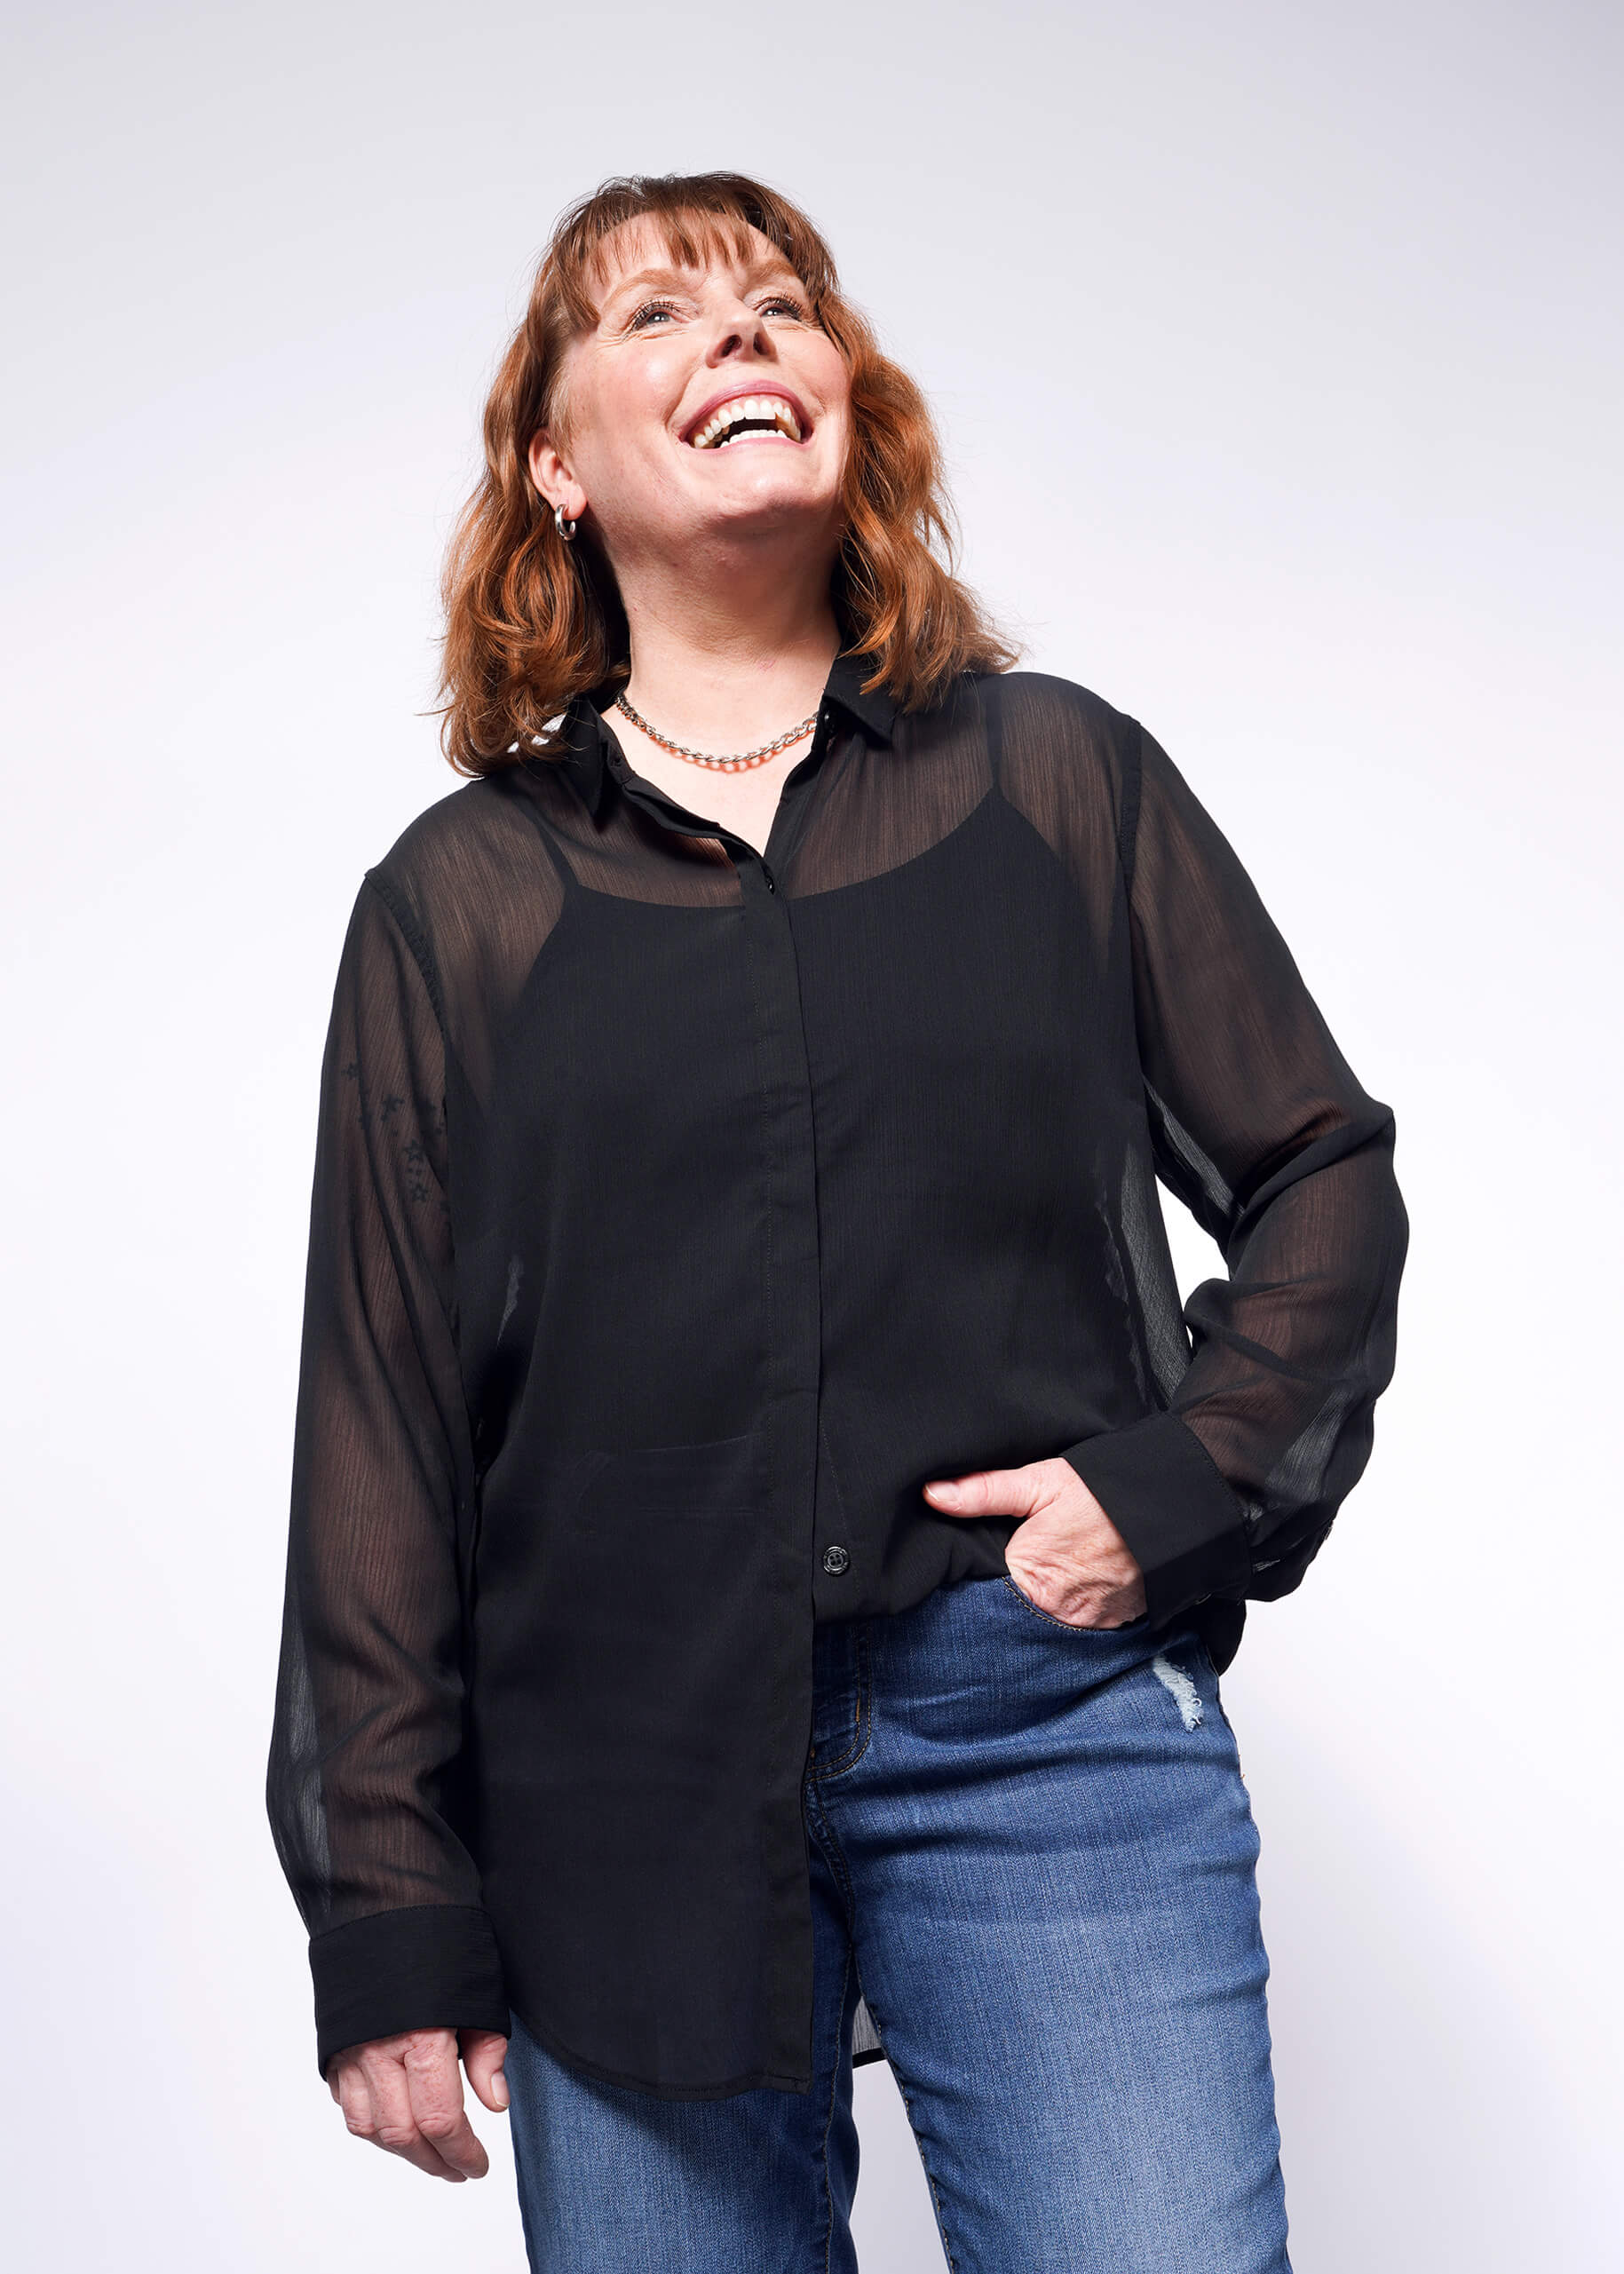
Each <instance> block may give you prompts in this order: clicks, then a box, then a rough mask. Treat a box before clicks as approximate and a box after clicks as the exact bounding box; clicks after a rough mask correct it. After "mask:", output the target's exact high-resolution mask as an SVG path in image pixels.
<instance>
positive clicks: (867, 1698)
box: [809, 1620, 874, 1784]
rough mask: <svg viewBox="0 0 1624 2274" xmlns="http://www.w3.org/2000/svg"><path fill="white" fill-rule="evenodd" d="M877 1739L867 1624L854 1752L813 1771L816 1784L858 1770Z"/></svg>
mask: <svg viewBox="0 0 1624 2274" xmlns="http://www.w3.org/2000/svg"><path fill="white" fill-rule="evenodd" d="M873 1735H874V1700H873V1698H872V1695H871V1693H870V1690H869V1682H868V1623H867V1620H864V1622H863V1624H862V1626H861V1627H860V1628H859V1630H858V1634H857V1735H856V1736H855V1737H854V1738H853V1739H852V1749H851V1751H850V1752H848V1753H844V1754H843V1755H841V1757H840V1759H839V1760H838V1761H826V1762H825V1763H824V1764H823V1766H822V1767H821V1768H816V1767H813V1768H812V1770H811V1771H810V1772H809V1773H810V1774H811V1776H812V1781H813V1782H814V1783H815V1784H821V1783H822V1782H823V1781H824V1779H826V1778H828V1777H843V1776H844V1774H845V1772H846V1771H847V1770H848V1769H854V1768H855V1767H856V1766H857V1764H858V1763H859V1762H860V1760H861V1759H862V1757H863V1755H864V1754H865V1753H867V1750H868V1741H869V1739H870V1738H871V1737H872V1736H873Z"/></svg>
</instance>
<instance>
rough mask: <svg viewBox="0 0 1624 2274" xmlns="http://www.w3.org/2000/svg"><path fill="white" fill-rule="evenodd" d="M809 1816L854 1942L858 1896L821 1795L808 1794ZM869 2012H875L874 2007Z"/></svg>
mask: <svg viewBox="0 0 1624 2274" xmlns="http://www.w3.org/2000/svg"><path fill="white" fill-rule="evenodd" d="M807 1814H808V1817H809V1818H811V1819H812V1837H813V1838H814V1839H815V1840H816V1841H817V1842H818V1845H819V1846H820V1848H821V1849H822V1850H823V1854H824V1859H825V1861H826V1862H827V1863H828V1866H829V1869H830V1870H831V1871H832V1872H833V1873H834V1874H835V1880H836V1885H837V1886H838V1887H839V1889H840V1899H841V1902H842V1903H843V1905H844V1906H845V1913H846V1936H847V1939H848V1941H852V1942H854V1941H855V1939H856V1935H857V1895H856V1891H855V1890H854V1889H853V1888H852V1874H851V1872H850V1870H849V1869H848V1867H847V1864H846V1859H845V1856H844V1853H843V1851H842V1849H841V1845H840V1842H839V1840H838V1839H837V1838H836V1833H835V1827H834V1826H833V1825H832V1824H831V1823H830V1822H829V1819H828V1810H827V1809H826V1808H825V1807H824V1805H823V1796H822V1795H821V1794H820V1793H815V1792H809V1793H808V1795H807ZM869 2010H870V2011H871V2012H872V2011H873V2009H872V2007H871V2008H870V2009H869Z"/></svg>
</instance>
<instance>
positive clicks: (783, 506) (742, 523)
mask: <svg viewBox="0 0 1624 2274" xmlns="http://www.w3.org/2000/svg"><path fill="white" fill-rule="evenodd" d="M794 474H795V470H794V469H792V468H786V469H785V470H784V471H783V472H782V473H777V474H775V473H773V472H772V471H766V470H764V471H763V472H762V473H761V474H760V475H757V476H753V477H751V478H750V479H747V480H744V481H741V482H737V483H734V484H732V485H730V486H729V487H728V488H727V489H726V490H725V492H724V493H723V494H722V495H714V496H711V497H709V498H707V499H706V500H705V502H704V504H703V506H702V507H701V519H703V520H705V521H708V522H709V524H710V525H711V526H712V527H717V526H718V525H719V526H721V527H724V528H728V529H737V530H742V529H746V528H749V527H750V525H751V524H752V523H755V524H758V525H759V526H760V527H761V528H762V529H763V530H764V531H765V530H772V529H774V528H778V527H786V526H788V525H791V524H795V523H801V524H803V525H804V524H808V523H811V524H820V523H822V522H824V521H826V520H828V519H829V517H830V516H831V515H832V514H833V512H834V511H835V509H836V500H835V499H834V498H833V497H830V496H828V495H825V493H824V491H823V489H822V488H821V487H816V488H814V487H812V486H811V485H810V484H808V483H807V482H805V481H804V480H802V481H797V480H796V479H795V478H794Z"/></svg>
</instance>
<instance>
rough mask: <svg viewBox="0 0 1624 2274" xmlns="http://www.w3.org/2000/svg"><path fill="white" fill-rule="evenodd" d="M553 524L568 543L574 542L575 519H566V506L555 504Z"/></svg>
mask: <svg viewBox="0 0 1624 2274" xmlns="http://www.w3.org/2000/svg"><path fill="white" fill-rule="evenodd" d="M552 526H553V527H554V528H555V529H556V530H557V531H558V535H560V536H561V537H562V538H563V540H564V542H565V543H566V545H573V544H574V542H575V525H574V522H573V521H566V519H564V508H563V507H562V506H561V505H555V506H554V507H553V509H552Z"/></svg>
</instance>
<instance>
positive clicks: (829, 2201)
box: [823, 1935, 852, 2274]
mask: <svg viewBox="0 0 1624 2274" xmlns="http://www.w3.org/2000/svg"><path fill="white" fill-rule="evenodd" d="M851 1986H852V1937H851V1936H850V1935H848V1936H847V1937H846V1962H845V1966H844V1969H843V1970H842V1973H841V1977H840V2005H839V2009H838V2010H839V2016H840V2018H839V2021H838V2023H837V2024H836V2032H835V2061H834V2067H833V2071H832V2073H831V2075H830V2078H829V2108H828V2115H827V2116H826V2117H825V2118H824V2119H823V2199H824V2202H825V2204H826V2205H827V2207H828V2223H827V2224H826V2225H825V2227H824V2230H823V2274H829V2268H830V2264H831V2262H832V2260H833V2257H834V2251H835V2184H834V2182H833V2181H832V2180H831V2179H830V2177H829V2134H830V2133H831V2132H832V2131H833V2130H834V2128H835V2104H836V2100H837V2099H838V2098H839V2096H840V2039H841V2033H842V2032H843V2031H844V2027H845V2018H846V1992H847V1991H848V1990H849V1989H850V1988H851Z"/></svg>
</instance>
